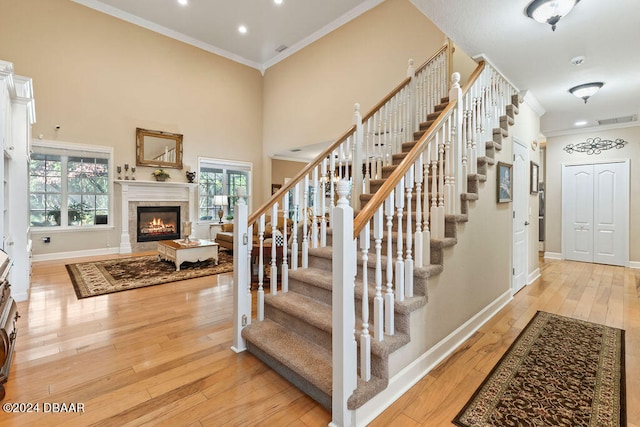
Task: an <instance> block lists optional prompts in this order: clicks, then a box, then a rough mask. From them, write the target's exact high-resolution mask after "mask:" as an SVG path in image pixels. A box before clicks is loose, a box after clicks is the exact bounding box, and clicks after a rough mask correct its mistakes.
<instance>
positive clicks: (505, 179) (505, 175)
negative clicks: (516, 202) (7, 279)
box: [497, 162, 513, 203]
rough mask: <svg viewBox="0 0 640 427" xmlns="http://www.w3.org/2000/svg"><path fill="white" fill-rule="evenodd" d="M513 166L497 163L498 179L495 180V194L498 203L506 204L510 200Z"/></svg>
mask: <svg viewBox="0 0 640 427" xmlns="http://www.w3.org/2000/svg"><path fill="white" fill-rule="evenodd" d="M512 168H513V165H511V164H509V163H503V162H498V179H497V194H498V203H507V202H510V201H511V200H512V196H511V195H512V193H513V179H512V175H513V173H512Z"/></svg>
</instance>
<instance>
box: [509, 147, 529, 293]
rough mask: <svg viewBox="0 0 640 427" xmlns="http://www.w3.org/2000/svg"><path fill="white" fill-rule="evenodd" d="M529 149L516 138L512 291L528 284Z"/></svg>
mask: <svg viewBox="0 0 640 427" xmlns="http://www.w3.org/2000/svg"><path fill="white" fill-rule="evenodd" d="M528 200H529V150H528V149H527V147H526V146H524V145H522V144H521V143H520V142H519V141H517V140H516V139H514V144H513V206H512V208H513V270H512V271H513V278H512V283H511V288H512V293H513V294H515V293H516V292H518V291H519V290H520V289H522V288H523V287H524V286H525V285H526V284H527V273H528V272H527V259H528V235H529V233H528V231H529V230H528V225H529V218H528Z"/></svg>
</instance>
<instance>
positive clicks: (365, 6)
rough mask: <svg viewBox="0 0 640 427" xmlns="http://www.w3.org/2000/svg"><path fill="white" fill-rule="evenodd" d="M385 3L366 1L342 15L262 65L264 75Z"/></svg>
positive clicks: (378, 0) (376, 0)
mask: <svg viewBox="0 0 640 427" xmlns="http://www.w3.org/2000/svg"><path fill="white" fill-rule="evenodd" d="M383 1H384V0H368V1H365V2H363V3H361V4H360V5H358V6H356V7H354V8H353V9H351V10H350V11H349V12H347V13H345V14H344V15H342V16H341V17H339V18H338V19H336V20H335V21H333V22H331V23H329V24H327V25H325V26H324V27H322V28H320V29H319V30H318V31H316V32H314V33H313V34H311V35H309V36H307V37H305V38H304V39H302V40H300V41H299V42H298V43H295V44H294V45H293V46H289V48H288V49H287V50H285V51H283V52H281V53H279V54H278V55H276V56H274V57H273V58H272V59H270V60H268V61H266V62H265V63H264V64H263V65H262V72H263V74H264V71H266V70H267V68H269V67H272V66H274V65H275V64H277V63H278V62H280V61H282V60H284V59H285V58H287V57H289V56H291V55H293V54H294V53H296V52H299V51H301V50H302V49H304V48H305V47H307V46H309V45H310V44H311V43H313V42H315V41H317V40H319V39H321V38H322V37H324V36H326V35H327V34H329V33H330V32H332V31H334V30H337V29H338V28H340V27H341V26H343V25H345V24H347V23H348V22H350V21H352V20H354V19H356V18H357V17H358V16H360V15H362V14H363V13H365V12H367V11H369V10H371V9H373V8H374V7H376V6H378V5H379V4H380V3H382V2H383Z"/></svg>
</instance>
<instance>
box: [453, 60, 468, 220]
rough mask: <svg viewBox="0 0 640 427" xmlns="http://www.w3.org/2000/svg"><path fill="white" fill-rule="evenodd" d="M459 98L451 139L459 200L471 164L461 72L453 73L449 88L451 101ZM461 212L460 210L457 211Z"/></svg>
mask: <svg viewBox="0 0 640 427" xmlns="http://www.w3.org/2000/svg"><path fill="white" fill-rule="evenodd" d="M454 99H455V100H457V101H458V103H457V105H456V109H455V112H454V114H453V120H454V122H453V128H452V129H451V134H452V135H451V141H452V147H451V150H452V151H453V153H451V154H452V158H453V161H454V162H455V163H454V169H455V180H456V182H457V188H456V197H455V198H454V199H455V200H459V198H458V197H459V195H460V194H463V193H466V192H467V176H468V174H469V165H468V164H467V156H466V147H465V146H464V144H465V143H464V140H463V132H462V124H463V116H464V113H465V112H464V105H463V99H462V88H461V87H460V73H457V72H456V73H453V74H452V75H451V89H450V90H449V102H452V101H453V100H454ZM456 213H459V212H456Z"/></svg>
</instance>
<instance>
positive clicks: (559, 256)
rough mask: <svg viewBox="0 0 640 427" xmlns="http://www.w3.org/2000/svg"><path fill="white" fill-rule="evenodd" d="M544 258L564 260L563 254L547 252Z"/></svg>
mask: <svg viewBox="0 0 640 427" xmlns="http://www.w3.org/2000/svg"><path fill="white" fill-rule="evenodd" d="M544 257H545V258H549V259H562V254H561V253H560V252H545V253H544Z"/></svg>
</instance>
